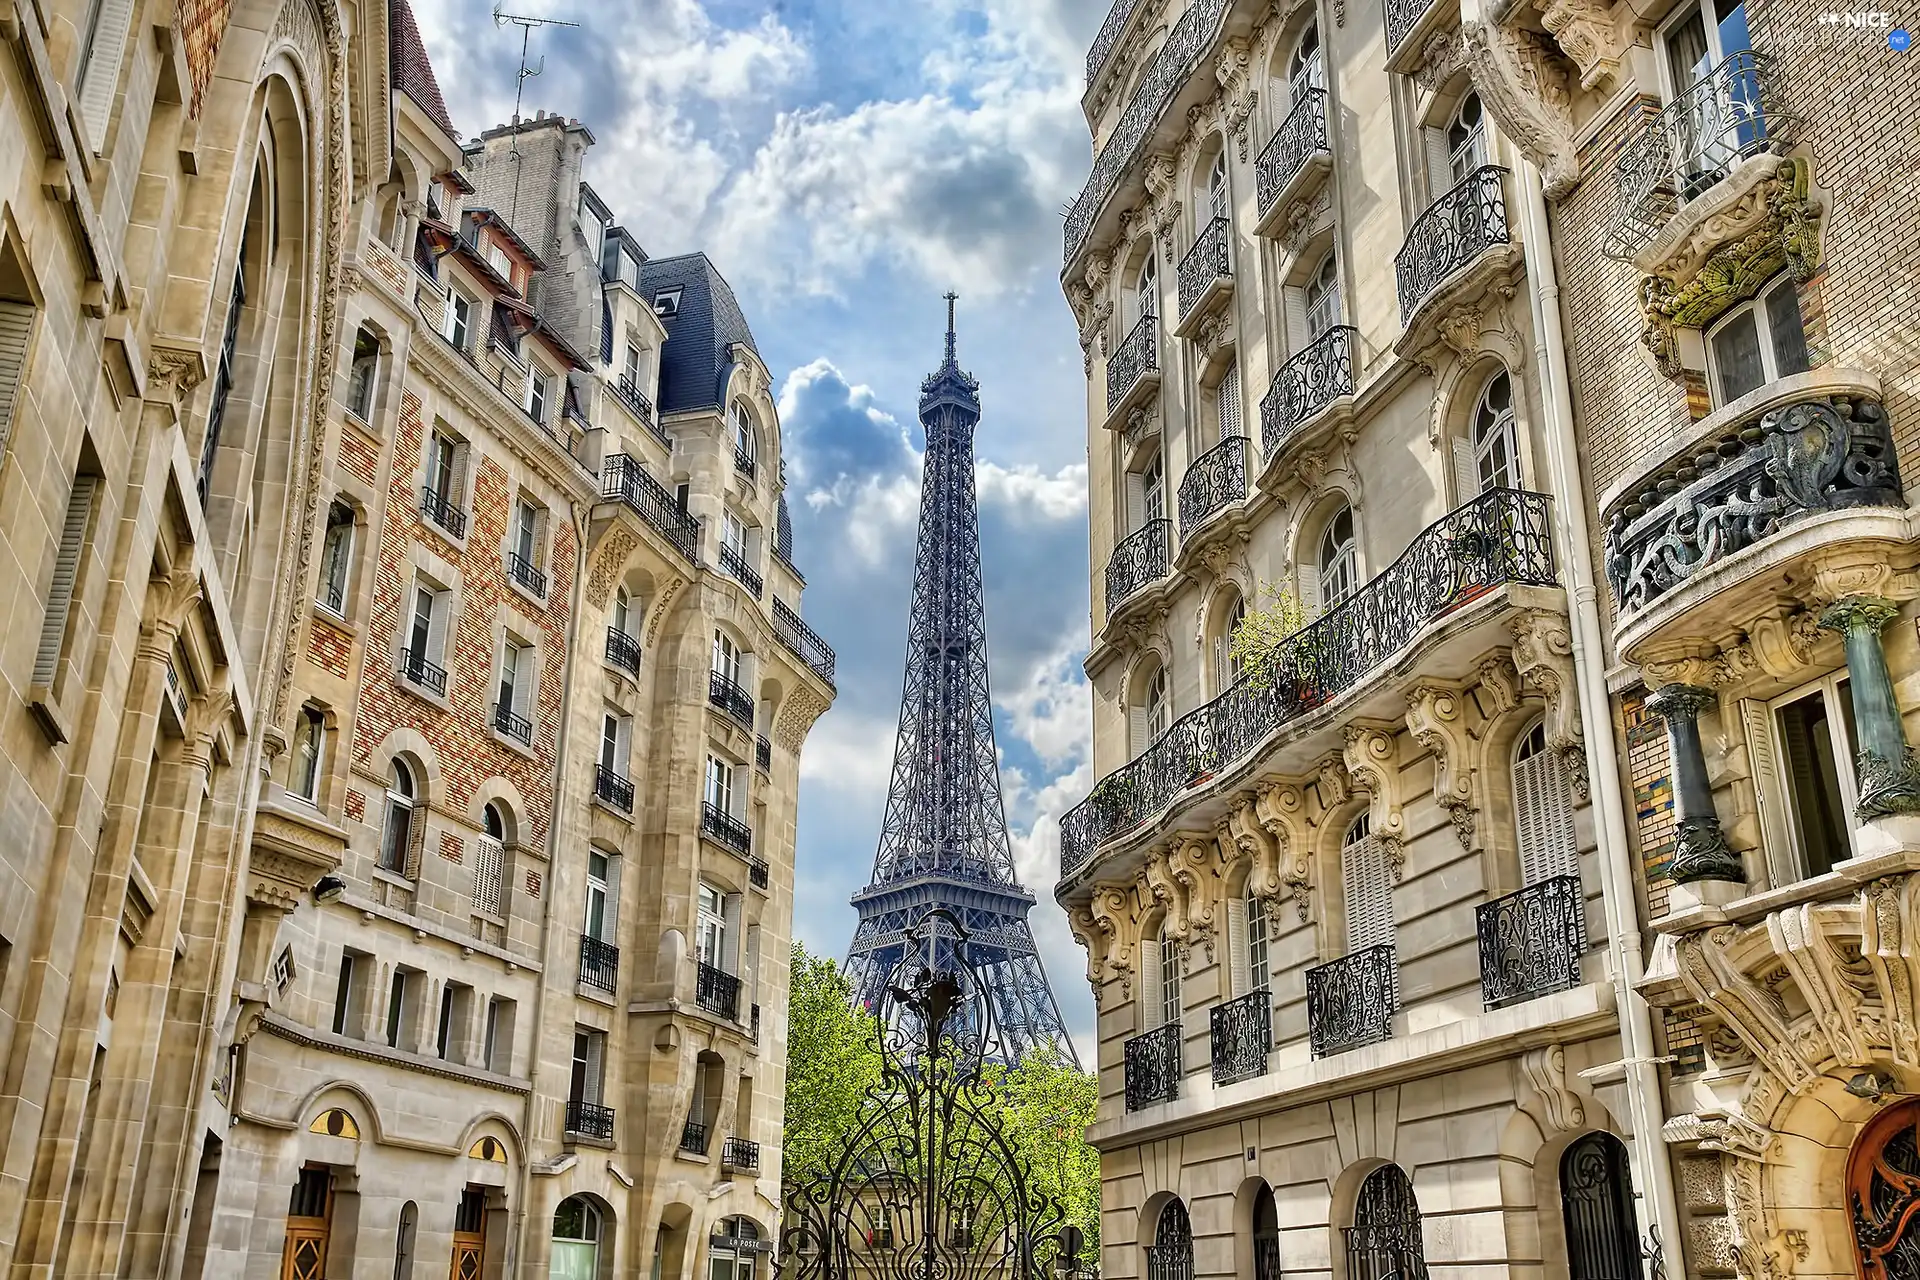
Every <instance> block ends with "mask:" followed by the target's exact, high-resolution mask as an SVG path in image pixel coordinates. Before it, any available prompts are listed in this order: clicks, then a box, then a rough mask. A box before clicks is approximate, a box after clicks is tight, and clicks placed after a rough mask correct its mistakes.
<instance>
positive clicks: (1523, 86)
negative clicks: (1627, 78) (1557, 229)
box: [1461, 19, 1580, 199]
mask: <svg viewBox="0 0 1920 1280" xmlns="http://www.w3.org/2000/svg"><path fill="white" fill-rule="evenodd" d="M1461 38H1462V40H1463V42H1464V44H1465V46H1466V59H1467V65H1468V67H1469V68H1470V69H1471V71H1472V75H1473V83H1474V87H1475V88H1477V89H1478V90H1479V91H1480V101H1481V103H1482V104H1483V105H1484V106H1485V107H1486V109H1487V113H1488V114H1489V115H1491V116H1492V117H1493V119H1494V122H1495V123H1497V124H1498V125H1499V126H1500V132H1502V133H1504V134H1506V135H1507V136H1508V137H1509V138H1511V139H1513V141H1514V143H1515V145H1517V146H1518V147H1519V148H1520V150H1521V151H1523V152H1524V153H1526V157H1527V159H1529V160H1531V161H1533V163H1534V164H1535V165H1537V166H1539V169H1540V177H1541V179H1542V181H1543V183H1544V184H1545V187H1546V192H1547V196H1548V198H1549V199H1558V198H1559V197H1560V196H1563V195H1565V194H1566V193H1567V192H1568V191H1569V190H1571V189H1572V188H1573V184H1574V183H1576V182H1578V181H1579V180H1580V155H1579V152H1578V150H1577V149H1576V148H1575V147H1574V142H1573V95H1572V94H1571V93H1570V92H1569V91H1568V88H1567V74H1566V71H1565V69H1564V68H1563V67H1562V65H1561V63H1560V59H1559V56H1558V53H1557V51H1556V50H1555V49H1554V47H1553V45H1552V43H1551V42H1550V41H1548V40H1546V39H1545V38H1544V37H1542V36H1540V35H1538V34H1536V33H1534V32H1532V31H1529V30H1527V29H1526V28H1525V27H1521V26H1518V25H1516V24H1514V23H1511V22H1490V21H1487V20H1486V19H1478V20H1475V21H1473V22H1469V23H1467V24H1466V26H1465V28H1464V29H1463V30H1462V32H1461Z"/></svg>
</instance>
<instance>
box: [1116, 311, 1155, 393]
mask: <svg viewBox="0 0 1920 1280" xmlns="http://www.w3.org/2000/svg"><path fill="white" fill-rule="evenodd" d="M1159 371H1160V317H1158V316H1156V315H1154V314H1153V312H1151V311H1149V312H1147V314H1145V315H1143V316H1141V317H1140V323H1138V324H1136V325H1134V326H1133V330H1132V331H1131V332H1130V333H1128V334H1127V336H1126V337H1125V338H1123V339H1121V341H1120V345H1119V346H1117V347H1115V348H1114V349H1113V354H1112V355H1110V356H1108V357H1107V412H1108V413H1112V412H1113V407H1114V406H1115V405H1117V404H1119V403H1120V402H1121V401H1122V400H1124V399H1126V398H1127V392H1129V391H1131V390H1133V389H1134V387H1135V386H1137V385H1139V382H1140V379H1142V378H1144V377H1146V376H1147V375H1148V374H1149V373H1158V372H1159Z"/></svg>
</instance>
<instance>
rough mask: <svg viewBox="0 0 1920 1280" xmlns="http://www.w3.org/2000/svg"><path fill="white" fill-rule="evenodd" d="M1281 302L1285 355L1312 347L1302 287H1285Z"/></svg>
mask: <svg viewBox="0 0 1920 1280" xmlns="http://www.w3.org/2000/svg"><path fill="white" fill-rule="evenodd" d="M1282 302H1283V304H1284V306H1285V308H1286V315H1287V333H1286V347H1287V353H1288V354H1289V355H1293V354H1297V353H1299V352H1301V351H1304V350H1306V349H1307V348H1308V347H1310V346H1312V345H1313V330H1312V328H1311V326H1309V325H1308V323H1307V291H1306V288H1305V287H1304V286H1302V285H1291V284H1290V285H1288V286H1286V288H1285V289H1284V290H1282Z"/></svg>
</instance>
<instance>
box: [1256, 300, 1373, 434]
mask: <svg viewBox="0 0 1920 1280" xmlns="http://www.w3.org/2000/svg"><path fill="white" fill-rule="evenodd" d="M1359 340H1360V335H1359V333H1358V332H1357V331H1356V330H1354V329H1353V328H1351V327H1350V326H1348V325H1344V324H1337V325H1335V326H1333V328H1331V329H1329V330H1327V331H1326V332H1325V333H1323V334H1321V335H1320V336H1319V337H1317V338H1315V339H1314V340H1313V341H1312V342H1311V343H1310V344H1308V345H1307V346H1305V347H1302V348H1301V349H1300V350H1299V351H1298V352H1297V353H1296V354H1295V355H1294V357H1293V358H1292V359H1291V360H1288V361H1287V362H1286V363H1285V364H1283V365H1281V366H1280V368H1279V371H1278V372H1276V373H1275V374H1274V375H1273V383H1272V385H1271V386H1269V387H1268V388H1267V394H1266V395H1265V396H1264V397H1262V399H1261V401H1260V447H1261V451H1262V452H1263V453H1264V454H1265V455H1266V457H1267V459H1268V461H1272V459H1273V458H1274V457H1275V456H1277V455H1278V454H1279V452H1280V451H1281V450H1282V449H1284V448H1286V447H1287V443H1288V441H1290V440H1292V439H1293V436H1294V433H1295V432H1296V431H1298V430H1299V429H1300V427H1301V425H1302V424H1304V423H1305V422H1307V421H1308V420H1309V419H1310V418H1312V417H1313V415H1314V414H1316V413H1319V412H1320V411H1321V410H1322V409H1324V408H1326V407H1327V406H1328V405H1330V404H1332V403H1333V402H1334V401H1335V400H1338V399H1339V398H1340V397H1341V396H1350V395H1352V394H1353V351H1354V345H1355V344H1356V343H1357V342H1358V341H1359Z"/></svg>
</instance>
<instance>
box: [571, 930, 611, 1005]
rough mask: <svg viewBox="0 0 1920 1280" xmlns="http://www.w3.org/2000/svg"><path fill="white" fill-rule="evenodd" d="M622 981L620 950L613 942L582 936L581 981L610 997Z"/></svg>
mask: <svg viewBox="0 0 1920 1280" xmlns="http://www.w3.org/2000/svg"><path fill="white" fill-rule="evenodd" d="M619 979H620V948H618V947H616V946H614V945H613V944H612V943H611V942H602V941H601V940H600V939H598V938H589V937H585V936H582V937H581V939H580V981H582V982H584V983H586V984H587V985H588V986H590V987H597V988H599V989H600V990H601V991H605V992H607V993H608V994H609V995H611V994H612V993H613V989H614V987H615V986H617V985H618V983H619Z"/></svg>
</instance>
